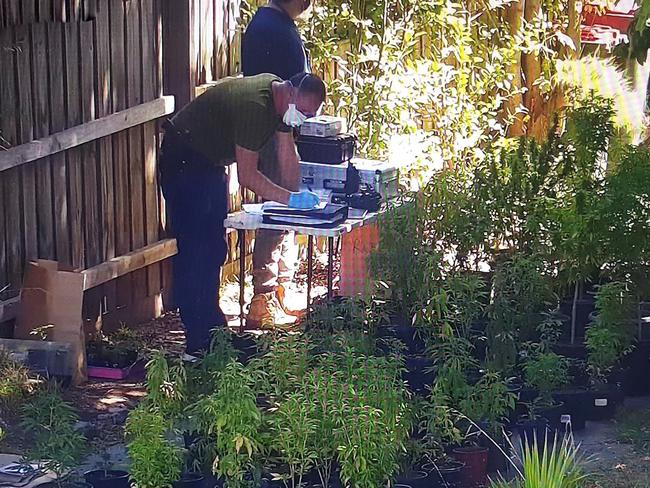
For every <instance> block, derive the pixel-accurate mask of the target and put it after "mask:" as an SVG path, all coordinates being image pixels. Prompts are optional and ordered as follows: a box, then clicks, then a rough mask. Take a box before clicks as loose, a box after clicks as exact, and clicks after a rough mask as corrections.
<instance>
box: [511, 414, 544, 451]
mask: <svg viewBox="0 0 650 488" xmlns="http://www.w3.org/2000/svg"><path fill="white" fill-rule="evenodd" d="M517 430H518V431H519V435H520V436H521V440H522V441H523V442H527V443H528V444H531V445H532V443H533V440H534V439H537V443H538V445H540V444H543V442H544V439H545V437H546V433H547V431H548V420H546V419H545V418H538V419H535V420H530V419H526V418H519V419H518V421H517Z"/></svg>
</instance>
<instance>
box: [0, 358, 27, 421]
mask: <svg viewBox="0 0 650 488" xmlns="http://www.w3.org/2000/svg"><path fill="white" fill-rule="evenodd" d="M31 391H32V387H31V384H30V378H29V370H28V369H27V368H26V367H25V366H23V365H22V364H20V363H18V362H16V361H14V360H13V359H12V358H11V357H10V356H9V354H8V353H6V352H5V351H3V350H1V349H0V413H1V414H2V415H3V417H5V418H6V417H9V416H13V415H15V414H16V413H18V412H19V410H20V407H21V406H22V404H23V402H24V401H25V400H26V399H27V397H28V395H29V394H30V393H31Z"/></svg>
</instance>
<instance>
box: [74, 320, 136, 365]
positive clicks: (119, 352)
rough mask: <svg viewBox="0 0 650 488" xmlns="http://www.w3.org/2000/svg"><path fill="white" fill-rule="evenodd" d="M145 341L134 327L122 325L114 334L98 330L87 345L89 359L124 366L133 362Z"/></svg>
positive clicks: (96, 362) (95, 362)
mask: <svg viewBox="0 0 650 488" xmlns="http://www.w3.org/2000/svg"><path fill="white" fill-rule="evenodd" d="M142 349H143V342H142V340H141V339H140V337H138V335H137V334H136V333H135V331H134V330H133V329H130V328H128V327H126V326H125V325H122V326H121V327H120V328H119V329H118V330H117V331H116V332H115V333H114V334H111V335H110V336H106V335H104V334H103V333H102V331H99V332H97V334H96V335H95V337H93V338H92V340H90V341H88V344H87V345H86V353H87V355H88V361H89V362H90V363H92V364H98V365H102V363H103V364H106V365H107V366H110V367H115V368H124V367H127V366H130V365H131V364H133V363H134V362H135V361H136V360H137V358H138V354H139V352H140V351H141V350H142Z"/></svg>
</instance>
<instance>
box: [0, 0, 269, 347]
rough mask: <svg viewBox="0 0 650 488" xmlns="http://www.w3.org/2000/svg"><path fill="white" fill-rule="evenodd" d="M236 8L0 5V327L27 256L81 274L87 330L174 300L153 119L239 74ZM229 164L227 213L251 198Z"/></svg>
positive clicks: (128, 1)
mask: <svg viewBox="0 0 650 488" xmlns="http://www.w3.org/2000/svg"><path fill="white" fill-rule="evenodd" d="M249 3H254V4H256V5H257V4H259V0H249ZM241 6H242V0H0V66H2V69H1V70H0V323H2V322H3V320H7V319H11V318H13V317H15V315H16V310H17V307H16V304H17V298H16V296H17V293H18V291H19V290H20V284H21V279H22V273H23V269H24V265H25V263H26V262H27V261H28V260H32V259H36V258H41V259H55V260H58V261H60V262H62V263H65V264H70V265H73V266H75V267H76V268H78V269H80V270H85V271H84V274H85V275H86V289H87V292H86V296H85V305H84V307H85V312H84V313H85V316H86V319H87V321H88V322H89V323H90V324H95V323H97V322H98V319H100V318H101V319H102V322H103V324H104V326H107V325H108V326H115V325H118V324H119V323H121V322H125V323H134V322H137V321H141V320H146V319H149V318H151V317H153V316H156V315H157V314H159V313H160V312H161V310H162V308H163V306H165V305H169V304H171V300H170V296H169V294H168V293H166V292H168V291H169V290H170V289H171V286H170V285H171V275H170V270H171V266H170V262H169V261H170V260H169V258H170V257H171V256H172V255H173V254H174V253H175V243H174V242H173V240H169V239H165V237H166V236H165V215H164V214H165V212H164V200H163V199H162V196H161V192H160V189H159V186H158V182H157V173H156V160H157V154H158V147H159V142H160V133H159V120H160V119H161V118H162V117H164V116H166V115H169V114H170V112H171V111H172V108H171V107H172V105H173V103H172V99H170V97H173V98H174V99H175V106H176V107H177V108H178V107H181V106H183V105H185V104H186V103H188V102H189V101H191V100H192V99H193V98H194V97H196V96H197V94H198V93H200V92H201V91H202V90H203V89H205V87H206V86H207V85H209V84H210V83H212V82H214V81H215V80H218V79H220V78H222V77H224V76H228V75H235V74H237V73H238V72H239V71H240V70H239V66H240V48H239V47H240V44H241V26H240V19H239V15H240V9H241ZM229 170H230V178H231V185H230V210H231V211H235V210H238V209H240V208H241V202H242V201H243V200H250V199H252V198H253V196H252V195H251V194H250V193H246V192H242V191H240V189H239V186H238V184H237V175H236V169H235V168H234V167H233V168H230V169H229ZM235 238H236V233H231V234H230V236H229V242H230V251H229V257H228V260H229V263H228V264H227V265H226V267H225V273H226V274H229V273H230V272H231V270H234V269H236V266H235V261H236V260H237V259H238V258H239V256H238V246H237V245H236V241H235ZM248 242H249V243H252V239H249V240H248ZM247 252H248V253H250V247H249V249H248V250H247ZM248 257H249V256H248ZM5 287H6V289H4V288H5ZM3 333H5V334H6V333H7V331H6V330H5V331H4V332H3V331H2V330H0V335H1V334H3Z"/></svg>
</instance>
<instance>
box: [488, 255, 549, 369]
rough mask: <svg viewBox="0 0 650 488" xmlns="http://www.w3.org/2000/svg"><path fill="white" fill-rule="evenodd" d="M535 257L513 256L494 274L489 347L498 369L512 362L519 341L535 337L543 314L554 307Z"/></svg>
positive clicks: (506, 367) (515, 355)
mask: <svg viewBox="0 0 650 488" xmlns="http://www.w3.org/2000/svg"><path fill="white" fill-rule="evenodd" d="M542 266H543V263H541V262H540V261H539V260H538V259H535V258H528V257H525V256H515V257H514V258H513V259H511V260H509V261H507V262H505V263H504V264H502V265H501V266H500V267H499V268H497V271H496V273H495V276H494V298H493V300H492V304H491V306H490V310H489V323H488V347H489V355H490V361H491V363H492V364H493V365H494V366H495V367H496V368H497V369H498V370H500V371H504V370H508V369H509V368H512V367H513V366H514V364H515V361H516V358H517V353H518V346H519V344H520V343H521V342H525V341H530V340H536V339H538V337H537V336H538V326H539V324H540V323H541V322H542V321H543V320H544V314H545V313H547V312H549V311H551V310H553V309H554V308H555V307H556V300H557V299H556V297H555V295H554V293H553V289H552V287H551V285H550V282H549V279H548V277H547V276H546V275H545V274H543V268H542Z"/></svg>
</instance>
